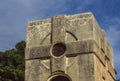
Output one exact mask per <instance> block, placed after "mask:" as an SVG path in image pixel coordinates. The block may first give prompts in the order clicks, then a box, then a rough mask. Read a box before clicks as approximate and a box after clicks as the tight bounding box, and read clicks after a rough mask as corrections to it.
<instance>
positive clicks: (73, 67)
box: [25, 12, 115, 81]
mask: <svg viewBox="0 0 120 81" xmlns="http://www.w3.org/2000/svg"><path fill="white" fill-rule="evenodd" d="M26 42H27V46H26V54H25V60H26V63H25V64H26V67H25V68H26V69H25V81H115V71H114V67H113V54H112V48H111V46H110V44H109V43H108V41H107V39H106V36H105V32H104V31H103V30H102V29H101V28H100V27H99V25H98V23H97V21H96V20H95V18H94V16H93V14H92V13H90V12H89V13H82V14H75V15H60V16H54V17H52V18H49V19H45V20H37V21H32V22H29V23H28V26H27V40H26Z"/></svg>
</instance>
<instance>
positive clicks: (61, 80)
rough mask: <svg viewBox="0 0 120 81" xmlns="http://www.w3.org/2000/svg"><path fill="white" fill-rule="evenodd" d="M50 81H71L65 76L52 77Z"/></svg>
mask: <svg viewBox="0 0 120 81" xmlns="http://www.w3.org/2000/svg"><path fill="white" fill-rule="evenodd" d="M50 81H71V80H69V78H67V77H65V76H56V77H53V78H52V79H51V80H50Z"/></svg>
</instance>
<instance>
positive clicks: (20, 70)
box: [0, 41, 26, 81]
mask: <svg viewBox="0 0 120 81" xmlns="http://www.w3.org/2000/svg"><path fill="white" fill-rule="evenodd" d="M25 46H26V43H25V41H21V42H18V43H17V44H16V45H15V48H13V49H10V50H7V51H5V52H0V81H24V70H25V61H24V53H25V51H24V50H25Z"/></svg>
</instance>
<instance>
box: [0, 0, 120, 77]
mask: <svg viewBox="0 0 120 81" xmlns="http://www.w3.org/2000/svg"><path fill="white" fill-rule="evenodd" d="M89 11H90V12H92V13H93V14H94V16H95V17H96V19H97V21H98V23H99V25H100V26H101V28H103V29H104V30H105V31H106V35H107V38H108V40H109V42H110V43H111V45H112V47H113V49H114V59H115V61H114V63H115V68H116V70H117V72H118V76H117V77H120V43H119V42H120V37H119V36H120V0H0V50H1V51H4V50H7V49H10V48H13V47H14V46H15V44H16V43H17V42H19V41H21V40H25V39H26V24H27V22H28V21H31V20H39V19H44V18H49V17H52V16H54V15H60V14H76V13H83V12H89Z"/></svg>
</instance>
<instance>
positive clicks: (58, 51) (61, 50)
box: [52, 43, 66, 57]
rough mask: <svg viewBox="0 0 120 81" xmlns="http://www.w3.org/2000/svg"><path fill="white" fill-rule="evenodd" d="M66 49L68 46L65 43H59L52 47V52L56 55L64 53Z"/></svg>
mask: <svg viewBox="0 0 120 81" xmlns="http://www.w3.org/2000/svg"><path fill="white" fill-rule="evenodd" d="M65 51H66V46H65V44H63V43H57V44H55V45H53V47H52V54H53V55H54V56H56V57H59V56H61V55H63V54H64V53H65Z"/></svg>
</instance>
